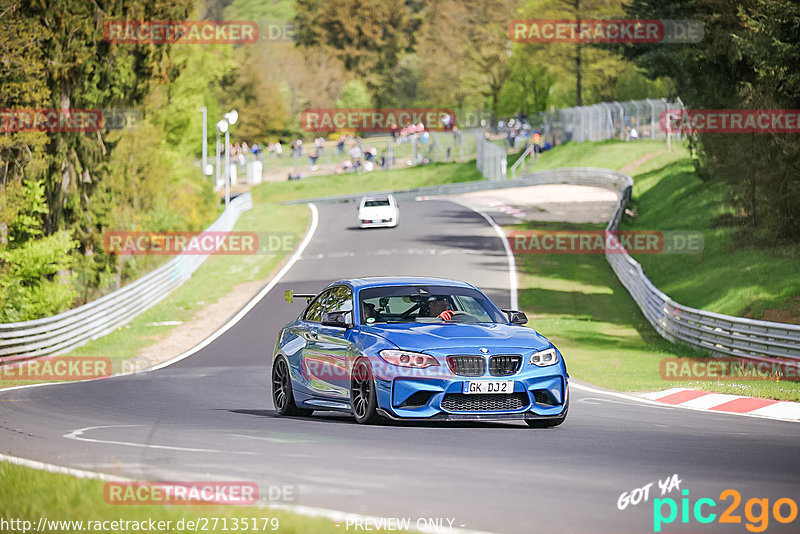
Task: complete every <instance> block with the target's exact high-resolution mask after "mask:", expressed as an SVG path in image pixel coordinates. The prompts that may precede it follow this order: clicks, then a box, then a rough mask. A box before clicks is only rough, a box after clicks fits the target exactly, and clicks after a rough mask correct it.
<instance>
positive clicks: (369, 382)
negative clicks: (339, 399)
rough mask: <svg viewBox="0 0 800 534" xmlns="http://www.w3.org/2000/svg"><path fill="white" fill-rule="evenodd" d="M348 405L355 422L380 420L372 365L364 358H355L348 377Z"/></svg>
mask: <svg viewBox="0 0 800 534" xmlns="http://www.w3.org/2000/svg"><path fill="white" fill-rule="evenodd" d="M350 406H351V407H352V409H353V415H354V416H355V418H356V422H357V423H360V424H362V425H373V424H375V423H379V422H380V421H381V417H380V416H379V415H378V395H377V392H376V391H375V379H374V377H373V376H372V366H371V365H370V364H369V361H367V360H366V359H364V358H362V359H360V360H357V361H356V363H355V364H354V365H353V372H352V374H351V378H350Z"/></svg>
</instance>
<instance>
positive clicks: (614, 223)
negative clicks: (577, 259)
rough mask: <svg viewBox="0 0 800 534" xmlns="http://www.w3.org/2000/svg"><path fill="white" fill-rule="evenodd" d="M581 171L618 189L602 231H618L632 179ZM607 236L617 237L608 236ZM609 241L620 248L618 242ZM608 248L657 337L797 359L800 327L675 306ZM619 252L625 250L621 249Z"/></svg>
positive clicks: (735, 353) (756, 356) (721, 351)
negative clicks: (615, 206)
mask: <svg viewBox="0 0 800 534" xmlns="http://www.w3.org/2000/svg"><path fill="white" fill-rule="evenodd" d="M598 171H599V172H598ZM584 172H585V173H586V175H585V178H591V176H592V175H596V176H595V178H598V179H599V180H597V181H596V183H597V185H599V183H600V182H601V181H603V180H606V181H607V184H608V185H607V187H609V186H610V187H609V188H611V189H614V190H616V191H618V192H620V193H621V195H620V199H619V203H618V204H617V209H616V211H615V212H614V216H613V217H612V219H611V221H609V223H608V226H606V231H615V230H617V229H618V228H619V223H620V220H621V219H622V215H623V213H624V212H625V207H626V205H627V203H628V200H629V199H630V192H631V188H632V187H633V179H631V177H630V176H628V175H626V174H623V173H620V172H615V171H609V170H600V169H586V170H585V171H584ZM534 174H535V173H534ZM609 238H610V239H614V240H616V238H615V237H613V236H610V237H609ZM614 244H615V245H617V246H619V242H618V241H616V242H615V243H614ZM613 250H614V249H613V248H610V249H608V250H607V251H606V254H605V256H606V260H607V261H608V263H609V264H610V265H611V268H612V269H613V270H614V273H615V274H616V275H617V278H619V281H620V282H621V283H622V285H623V286H624V287H625V289H627V290H628V293H630V295H631V297H633V300H634V301H636V304H637V305H638V306H639V309H641V310H642V313H643V314H644V316H645V318H647V320H648V322H650V324H651V325H653V328H655V329H656V331H657V332H658V333H659V334H660V335H661V337H663V338H665V339H667V340H669V341H671V342H673V343H685V344H687V345H690V346H692V347H695V348H698V349H701V350H705V351H708V352H710V353H712V354H715V355H719V356H727V357H736V358H748V359H753V360H760V361H774V360H775V359H780V360H791V361H800V325H792V324H786V323H775V322H770V321H758V320H755V319H747V318H744V317H735V316H732V315H723V314H721V313H714V312H709V311H705V310H699V309H697V308H692V307H690V306H685V305H683V304H679V303H677V302H675V301H674V300H672V299H671V298H670V297H669V296H667V295H666V294H664V293H663V292H662V291H661V290H659V289H658V288H657V287H656V286H655V285H654V284H653V283H652V282H651V281H650V279H649V278H647V275H645V273H644V269H643V268H642V266H641V264H640V263H639V262H637V261H636V260H635V259H633V258H632V257H631V256H630V255H629V254H628V253H627V252H614V251H613ZM621 250H623V251H624V247H621Z"/></svg>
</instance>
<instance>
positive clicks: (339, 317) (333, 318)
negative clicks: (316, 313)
mask: <svg viewBox="0 0 800 534" xmlns="http://www.w3.org/2000/svg"><path fill="white" fill-rule="evenodd" d="M348 313H350V312H343V311H339V312H329V313H323V314H322V326H335V327H337V328H350V327H351V326H352V325H351V324H350V323H348V322H347V314H348Z"/></svg>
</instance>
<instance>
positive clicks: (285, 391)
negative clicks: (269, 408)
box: [272, 356, 314, 415]
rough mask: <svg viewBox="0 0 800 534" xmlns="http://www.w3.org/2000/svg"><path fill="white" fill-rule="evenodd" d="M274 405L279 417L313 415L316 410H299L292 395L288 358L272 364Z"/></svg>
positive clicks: (280, 358) (279, 358) (281, 358)
mask: <svg viewBox="0 0 800 534" xmlns="http://www.w3.org/2000/svg"><path fill="white" fill-rule="evenodd" d="M272 403H273V404H274V405H275V411H276V412H278V415H311V414H312V413H314V410H309V409H307V408H298V407H297V404H295V402H294V393H292V377H291V375H290V374H289V364H288V363H287V362H286V358H284V357H283V356H280V357H278V358H276V359H275V361H274V362H273V364H272Z"/></svg>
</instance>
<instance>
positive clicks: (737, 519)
mask: <svg viewBox="0 0 800 534" xmlns="http://www.w3.org/2000/svg"><path fill="white" fill-rule="evenodd" d="M681 493H682V494H683V496H684V497H683V499H681V504H680V506H678V503H676V502H675V499H672V498H670V497H667V498H665V499H654V500H653V532H661V526H662V525H665V524H670V523H673V522H674V521H675V520H676V519H677V518H678V511H679V510H680V514H681V523H689V522H690V520H691V518H690V516H689V514H690V512H691V513H692V515H693V516H694V520H695V521H697V522H698V523H704V524H706V523H712V522H713V521H714V520H715V519H717V514H715V513H712V512H711V509H712V508H715V507H716V506H717V503H716V502H715V501H714V499H708V498H703V499H698V500H697V501H695V503H694V505H691V504H690V501H689V490H683V491H682V492H681ZM728 498H730V499H732V502H731V504H730V506H728V508H726V509H725V511H724V512H723V513H722V514H721V515H720V516H719V520H718V521H717V522H718V523H727V524H741V523H742V516H740V515H737V514H736V511H737V509H738V508H739V505H740V504H741V502H742V495H741V494H740V493H739V492H738V491H736V490H734V489H726V490H725V491H723V492H722V493H720V494H719V500H720V501H726V500H728ZM665 508H666V509H667V510H665ZM665 511H666V512H667V513H668V515H666V516H665V515H664V513H665ZM770 512H771V515H772V517H773V518H774V519H775V521H777V522H778V523H783V524H787V523H791V522H792V521H794V520H795V519H797V503H796V502H794V501H793V500H792V499H787V498H783V499H777V500H776V501H775V502H773V503H772V509H771V510H770V506H769V499H759V498H752V499H749V500H748V501H747V502H746V503H745V505H744V516H745V518H746V519H747V521H748V522H747V523H745V528H746V529H747V530H748V531H750V532H764V531H765V530H767V527H768V526H769V518H770Z"/></svg>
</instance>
